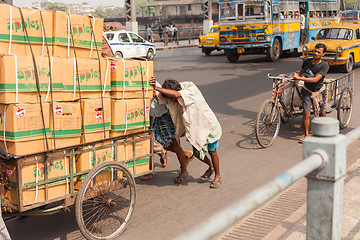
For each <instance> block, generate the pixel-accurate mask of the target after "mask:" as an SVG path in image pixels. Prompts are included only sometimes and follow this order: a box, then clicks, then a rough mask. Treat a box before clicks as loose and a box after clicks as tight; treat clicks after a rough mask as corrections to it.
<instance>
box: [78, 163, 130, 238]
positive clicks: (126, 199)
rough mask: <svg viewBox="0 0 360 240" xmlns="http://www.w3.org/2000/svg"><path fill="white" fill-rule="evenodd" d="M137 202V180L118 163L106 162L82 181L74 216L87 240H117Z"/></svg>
mask: <svg viewBox="0 0 360 240" xmlns="http://www.w3.org/2000/svg"><path fill="white" fill-rule="evenodd" d="M135 199H136V188H135V181H134V178H133V177H132V175H131V173H130V172H129V170H128V169H127V168H126V167H124V166H123V165H121V164H120V163H118V162H113V161H110V162H104V163H102V164H100V165H98V166H96V167H95V168H94V169H92V170H91V171H90V172H89V174H88V175H87V176H86V177H85V179H84V180H83V183H82V184H81V186H80V189H79V193H78V195H77V197H76V205H75V210H76V212H75V214H76V221H77V223H78V225H79V228H80V231H81V233H82V234H83V235H84V237H85V238H86V239H107V240H108V239H116V238H117V237H119V235H120V234H121V233H122V232H123V231H124V230H125V227H126V224H127V223H128V221H129V220H130V217H131V215H132V213H133V210H134V206H135Z"/></svg>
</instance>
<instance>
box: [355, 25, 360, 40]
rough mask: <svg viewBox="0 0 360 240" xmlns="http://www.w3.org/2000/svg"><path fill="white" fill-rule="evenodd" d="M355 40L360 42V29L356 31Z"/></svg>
mask: <svg viewBox="0 0 360 240" xmlns="http://www.w3.org/2000/svg"><path fill="white" fill-rule="evenodd" d="M355 39H356V40H360V29H359V28H358V29H356V30H355Z"/></svg>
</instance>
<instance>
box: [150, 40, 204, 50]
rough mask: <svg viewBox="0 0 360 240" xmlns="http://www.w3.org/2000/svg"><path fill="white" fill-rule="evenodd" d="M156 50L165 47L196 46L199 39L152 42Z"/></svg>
mask: <svg viewBox="0 0 360 240" xmlns="http://www.w3.org/2000/svg"><path fill="white" fill-rule="evenodd" d="M154 44H155V47H156V50H166V49H174V48H185V47H197V46H198V44H199V40H197V39H196V40H190V41H189V40H181V41H179V43H177V42H169V43H167V44H165V43H163V42H156V43H154Z"/></svg>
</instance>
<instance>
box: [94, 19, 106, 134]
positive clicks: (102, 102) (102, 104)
mask: <svg viewBox="0 0 360 240" xmlns="http://www.w3.org/2000/svg"><path fill="white" fill-rule="evenodd" d="M91 18H93V19H94V24H93V23H92V22H91ZM89 20H90V26H91V33H92V34H91V52H90V56H89V58H90V57H91V53H92V50H93V40H94V41H95V48H96V54H97V58H98V61H99V79H100V88H101V89H100V90H101V93H103V86H102V79H101V58H100V55H99V51H98V46H97V42H96V37H95V17H91V16H89ZM106 67H107V68H108V67H109V66H108V65H106ZM106 77H107V76H106ZM105 82H106V78H105ZM104 88H105V87H104ZM104 93H105V90H104ZM101 109H102V116H103V117H102V120H103V128H104V139H106V126H105V110H104V96H103V94H101Z"/></svg>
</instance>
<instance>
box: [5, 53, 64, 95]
mask: <svg viewBox="0 0 360 240" xmlns="http://www.w3.org/2000/svg"><path fill="white" fill-rule="evenodd" d="M35 60H36V64H37V65H36V70H37V72H38V75H39V85H40V91H49V90H50V88H49V83H50V71H49V59H48V57H42V56H36V57H35ZM50 61H51V65H52V77H51V80H52V90H53V91H62V89H63V83H62V79H63V72H64V69H63V66H62V61H61V59H60V58H52V59H51V60H50ZM15 66H17V68H16V67H15ZM16 71H17V72H16ZM16 76H17V79H16ZM0 91H2V92H16V91H18V92H37V85H36V78H35V69H34V65H33V60H32V57H31V56H14V55H3V56H1V57H0Z"/></svg>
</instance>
